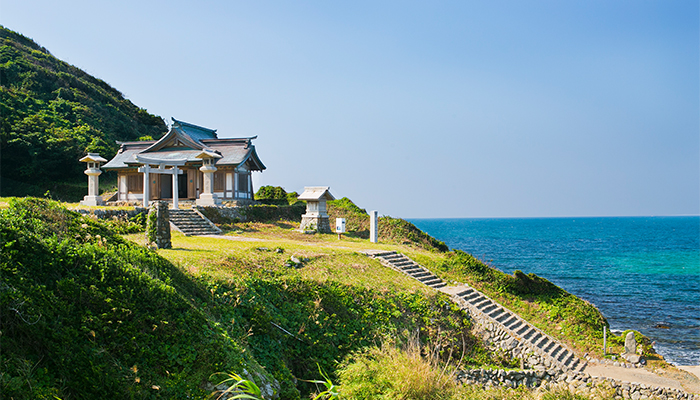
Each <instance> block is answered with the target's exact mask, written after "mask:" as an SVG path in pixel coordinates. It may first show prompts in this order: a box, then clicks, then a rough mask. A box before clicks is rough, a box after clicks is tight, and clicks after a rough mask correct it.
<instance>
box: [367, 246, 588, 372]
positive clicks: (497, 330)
mask: <svg viewBox="0 0 700 400" xmlns="http://www.w3.org/2000/svg"><path fill="white" fill-rule="evenodd" d="M363 253H364V254H366V255H368V256H370V257H373V258H375V259H378V260H379V261H380V262H381V263H382V264H384V265H386V266H388V267H390V268H392V269H395V270H397V271H399V272H403V273H405V274H407V275H409V276H411V277H413V278H415V279H416V280H418V281H420V282H422V283H424V284H426V285H428V286H430V287H433V288H435V289H438V290H440V291H442V292H444V293H446V294H449V295H451V296H452V299H453V301H455V302H456V303H457V304H459V305H460V306H461V307H462V308H464V309H466V310H467V311H468V312H469V314H470V315H471V316H472V318H473V319H474V320H475V322H477V324H479V325H480V326H481V331H482V335H483V336H484V339H485V340H490V341H491V343H492V344H494V345H496V346H497V347H500V348H502V349H504V350H508V351H510V352H511V354H512V355H513V356H514V357H517V358H519V359H522V360H524V364H527V365H529V366H530V367H533V368H541V367H544V368H547V369H558V370H561V371H567V372H568V371H573V372H581V371H583V369H584V368H585V366H586V363H585V362H582V361H581V360H580V359H579V358H578V357H576V355H575V354H574V353H573V352H572V351H570V350H569V349H567V348H566V347H565V346H564V345H562V344H561V343H559V342H557V341H556V340H555V339H554V338H552V337H550V336H548V335H546V334H545V333H544V332H542V331H540V330H539V329H537V328H535V327H534V326H532V325H531V324H529V323H528V322H526V321H525V320H523V319H522V318H520V317H519V316H518V315H517V314H515V313H514V312H512V311H510V310H508V309H507V308H505V307H503V306H501V305H500V304H498V303H496V302H495V301H493V300H492V299H490V298H489V297H487V296H486V295H484V294H483V293H481V292H480V291H478V290H476V289H474V288H472V287H471V286H469V285H464V284H462V285H460V286H447V284H446V283H445V282H443V281H442V280H441V279H440V278H438V277H437V276H435V275H434V274H433V273H432V272H430V271H428V270H427V269H426V268H425V267H423V266H421V265H419V264H418V263H416V262H414V261H413V260H411V259H410V258H408V257H406V256H405V255H403V254H399V253H396V252H394V251H378V250H366V251H364V252H363ZM498 338H500V339H498ZM499 340H500V341H499Z"/></svg>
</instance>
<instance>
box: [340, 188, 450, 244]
mask: <svg viewBox="0 0 700 400" xmlns="http://www.w3.org/2000/svg"><path fill="white" fill-rule="evenodd" d="M327 204H328V216H329V217H330V219H331V221H334V220H335V218H345V229H346V230H347V232H348V233H347V235H348V236H351V237H353V236H354V237H359V238H363V239H367V238H369V214H367V210H365V209H364V208H360V207H358V206H357V205H356V204H355V203H353V202H352V200H350V199H348V198H347V197H343V198H342V199H338V200H331V201H329V202H328V203H327ZM379 240H380V241H383V242H393V243H400V244H407V245H413V246H417V247H420V248H424V249H426V250H437V251H440V252H445V251H448V250H449V248H448V247H447V245H445V243H443V242H441V241H439V240H437V239H435V238H433V237H432V236H430V235H428V234H427V233H425V232H423V231H421V230H420V229H418V228H417V227H416V226H415V225H413V224H412V223H410V222H408V221H406V220H403V219H399V218H392V217H380V218H379Z"/></svg>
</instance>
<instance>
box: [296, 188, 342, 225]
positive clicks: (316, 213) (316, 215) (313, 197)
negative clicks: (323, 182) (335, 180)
mask: <svg viewBox="0 0 700 400" xmlns="http://www.w3.org/2000/svg"><path fill="white" fill-rule="evenodd" d="M330 189H331V187H330V186H306V187H304V192H303V193H302V194H301V195H299V197H298V199H299V200H305V201H306V214H304V215H302V216H301V224H300V225H299V230H300V231H306V230H316V231H318V232H321V233H332V231H331V224H330V222H328V213H327V212H326V201H327V200H335V197H333V195H332V194H331V192H330Z"/></svg>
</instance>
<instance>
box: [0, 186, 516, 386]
mask: <svg viewBox="0 0 700 400" xmlns="http://www.w3.org/2000/svg"><path fill="white" fill-rule="evenodd" d="M301 235H303V234H301ZM306 236H308V235H306ZM132 238H133V239H134V240H136V241H139V240H142V238H143V234H137V235H134V236H132ZM175 238H176V240H185V241H187V244H182V243H180V244H178V242H176V245H175V249H173V250H171V251H161V252H162V255H164V256H166V257H167V259H166V258H163V257H162V256H161V255H159V254H157V253H155V252H153V251H151V250H148V249H146V248H144V247H142V246H139V245H137V244H135V243H132V242H130V241H126V240H124V239H122V237H121V236H119V235H116V234H114V233H113V232H112V231H110V230H109V229H108V228H107V225H105V224H103V223H101V222H98V221H93V220H91V219H88V218H85V217H82V216H80V215H79V214H77V213H75V212H72V211H69V210H67V209H65V208H64V207H63V206H62V205H61V204H59V203H56V202H52V201H48V200H40V199H33V198H27V199H19V200H14V199H13V200H10V201H9V204H8V207H7V208H6V209H2V210H0V248H2V249H3V250H2V252H0V282H2V284H1V285H0V321H1V322H2V334H1V335H0V352H1V353H2V355H3V357H2V361H1V362H0V394H2V395H3V398H8V399H11V398H14V399H20V398H53V397H52V396H58V397H60V398H63V399H67V398H71V399H81V398H85V399H88V398H97V397H99V398H202V397H204V396H205V395H206V394H207V392H208V389H207V388H209V390H210V388H211V387H210V386H208V384H210V383H217V380H216V379H215V378H214V377H211V375H212V374H214V373H217V372H228V371H234V372H237V373H242V371H244V370H245V371H247V372H248V373H250V374H251V377H252V378H253V379H255V381H256V382H258V384H260V385H264V384H265V383H271V384H275V382H279V383H278V385H279V386H277V387H276V389H277V390H276V391H278V392H279V393H280V395H281V398H283V399H299V398H300V396H302V395H304V396H305V395H306V394H308V393H309V392H311V391H313V390H315V387H314V386H313V385H310V384H308V383H305V382H304V381H302V380H300V379H318V378H320V376H319V370H318V368H319V367H320V368H321V369H322V370H324V371H328V372H329V373H331V376H332V377H333V379H336V375H335V372H334V371H335V369H336V368H337V365H338V362H340V361H341V360H343V359H344V357H345V356H347V355H349V354H351V353H353V352H354V351H358V350H360V349H362V348H365V347H368V346H372V345H377V344H379V343H382V342H387V343H390V342H393V343H405V342H407V341H409V340H410V338H411V337H416V338H418V340H419V341H420V342H421V343H424V344H428V343H432V344H433V345H439V346H440V347H441V349H442V350H443V351H448V350H450V349H455V354H456V351H457V350H459V351H460V352H461V354H462V356H463V360H464V361H465V362H467V363H471V364H475V365H484V364H489V365H491V364H493V365H502V364H501V363H502V362H503V361H499V360H498V359H493V360H492V359H491V356H490V355H489V354H488V353H487V352H486V351H485V350H484V349H483V348H482V347H481V346H480V344H479V342H478V341H477V340H476V339H475V338H474V336H473V335H471V333H470V322H469V320H468V318H467V317H466V315H465V314H464V313H463V312H462V311H460V310H459V309H457V308H456V306H454V305H453V304H452V303H451V302H449V301H447V300H446V297H445V295H442V294H439V293H434V292H430V291H428V290H426V289H425V288H423V287H421V285H419V284H418V283H416V282H415V281H413V280H411V279H409V278H407V277H404V276H402V275H401V274H398V273H396V272H394V271H391V270H387V269H386V268H383V267H381V266H379V265H378V262H376V261H373V260H371V259H369V258H367V257H365V256H361V255H359V254H357V253H355V252H354V251H351V250H343V249H335V248H329V249H325V250H324V249H323V248H321V247H319V246H318V245H316V244H314V243H311V244H308V243H307V244H304V243H303V242H298V243H296V242H295V243H292V242H287V241H285V242H284V243H281V246H279V247H278V248H279V249H280V250H275V251H272V250H271V249H267V248H264V247H262V246H260V244H258V243H256V242H243V243H242V244H243V245H242V246H241V244H240V243H238V244H235V245H234V243H233V242H231V246H222V244H221V240H222V239H215V238H185V237H183V236H181V235H178V234H176V235H175ZM217 241H218V242H217ZM210 246H213V247H210ZM185 247H189V250H187V249H185ZM291 255H296V256H298V257H301V258H302V259H305V258H308V261H304V264H305V265H304V266H303V267H302V268H290V267H288V266H286V264H285V261H287V260H288V259H289V258H290V256H291ZM183 257H186V258H183ZM168 259H170V260H172V262H171V261H168ZM331 271H335V272H331ZM358 271H362V273H361V274H357V272H358ZM445 356H446V357H447V355H445ZM272 377H274V379H273V378H272Z"/></svg>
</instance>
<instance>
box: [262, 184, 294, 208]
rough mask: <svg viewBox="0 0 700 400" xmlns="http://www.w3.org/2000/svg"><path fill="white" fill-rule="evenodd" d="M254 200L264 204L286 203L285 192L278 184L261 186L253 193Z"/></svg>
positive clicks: (287, 202)
mask: <svg viewBox="0 0 700 400" xmlns="http://www.w3.org/2000/svg"><path fill="white" fill-rule="evenodd" d="M255 200H258V201H261V202H263V203H265V204H278V205H288V204H289V201H288V200H287V192H286V191H285V190H284V189H283V188H282V187H280V186H261V187H260V189H258V191H257V192H256V193H255Z"/></svg>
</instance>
